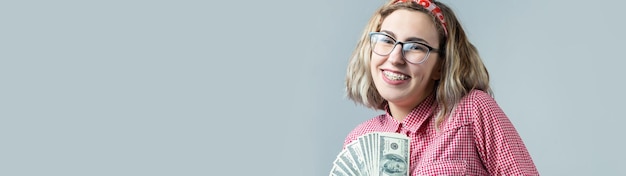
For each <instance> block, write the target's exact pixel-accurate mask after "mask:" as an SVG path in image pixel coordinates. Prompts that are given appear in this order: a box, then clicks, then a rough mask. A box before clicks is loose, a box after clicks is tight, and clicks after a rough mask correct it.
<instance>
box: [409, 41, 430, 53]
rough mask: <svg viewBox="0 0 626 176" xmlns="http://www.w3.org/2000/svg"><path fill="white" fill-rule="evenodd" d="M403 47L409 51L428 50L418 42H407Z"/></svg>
mask: <svg viewBox="0 0 626 176" xmlns="http://www.w3.org/2000/svg"><path fill="white" fill-rule="evenodd" d="M404 48H405V49H406V50H408V51H410V52H428V47H426V45H423V44H420V43H407V44H405V46H404Z"/></svg>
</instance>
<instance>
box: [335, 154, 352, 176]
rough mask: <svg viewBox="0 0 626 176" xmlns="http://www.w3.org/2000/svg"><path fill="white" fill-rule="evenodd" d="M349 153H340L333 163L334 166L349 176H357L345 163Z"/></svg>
mask: <svg viewBox="0 0 626 176" xmlns="http://www.w3.org/2000/svg"><path fill="white" fill-rule="evenodd" d="M347 152H348V151H347V150H342V151H341V153H339V155H338V156H337V158H336V159H335V161H334V162H333V164H335V166H337V170H341V171H343V172H344V173H346V174H347V175H356V173H354V172H353V170H354V169H352V168H350V165H349V164H348V163H345V162H344V161H343V160H344V158H345V156H346V153H347ZM346 159H347V158H346Z"/></svg>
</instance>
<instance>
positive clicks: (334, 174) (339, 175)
mask: <svg viewBox="0 0 626 176" xmlns="http://www.w3.org/2000/svg"><path fill="white" fill-rule="evenodd" d="M329 176H348V174H346V173H345V172H343V171H342V170H340V168H339V167H337V165H333V168H332V169H331V170H330V174H329Z"/></svg>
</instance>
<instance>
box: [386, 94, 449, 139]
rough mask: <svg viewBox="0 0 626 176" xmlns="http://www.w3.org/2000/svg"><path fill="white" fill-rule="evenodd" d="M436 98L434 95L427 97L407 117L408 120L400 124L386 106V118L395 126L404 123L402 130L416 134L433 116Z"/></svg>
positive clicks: (405, 119)
mask: <svg viewBox="0 0 626 176" xmlns="http://www.w3.org/2000/svg"><path fill="white" fill-rule="evenodd" d="M436 105H437V104H436V103H435V96H434V93H433V94H430V95H429V96H427V97H426V98H425V99H424V100H423V101H422V102H421V103H420V104H418V105H417V106H416V107H415V108H413V110H411V112H410V113H409V114H408V115H407V117H406V118H404V120H403V121H402V122H398V121H397V120H396V119H394V118H393V117H392V116H391V112H390V111H389V105H386V106H385V112H386V115H385V118H386V119H387V120H388V121H391V122H392V123H394V124H399V123H402V128H403V129H402V130H403V131H405V130H408V131H411V132H412V133H415V132H416V131H417V130H418V129H419V127H420V126H422V125H423V124H424V122H426V121H427V120H428V119H429V118H430V117H432V116H433V114H434V110H435V108H436Z"/></svg>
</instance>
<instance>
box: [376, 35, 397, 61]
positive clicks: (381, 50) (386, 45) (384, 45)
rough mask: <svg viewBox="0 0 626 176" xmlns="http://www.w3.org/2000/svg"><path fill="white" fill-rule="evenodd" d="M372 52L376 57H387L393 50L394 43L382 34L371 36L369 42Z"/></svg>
mask: <svg viewBox="0 0 626 176" xmlns="http://www.w3.org/2000/svg"><path fill="white" fill-rule="evenodd" d="M370 42H371V43H372V51H374V53H376V54H378V55H382V56H385V55H388V54H389V53H391V50H393V46H394V44H395V43H396V41H395V40H394V39H393V38H391V37H389V36H387V35H384V34H372V35H371V41H370Z"/></svg>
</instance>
